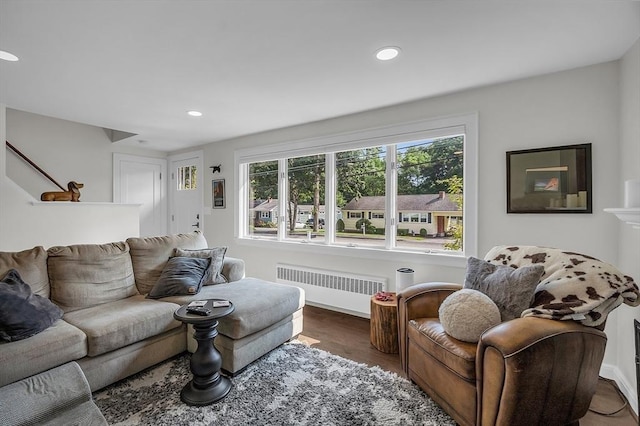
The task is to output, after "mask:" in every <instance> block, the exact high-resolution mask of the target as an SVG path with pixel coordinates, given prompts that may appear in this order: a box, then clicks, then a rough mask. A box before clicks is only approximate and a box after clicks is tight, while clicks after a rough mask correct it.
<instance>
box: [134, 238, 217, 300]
mask: <svg viewBox="0 0 640 426" xmlns="http://www.w3.org/2000/svg"><path fill="white" fill-rule="evenodd" d="M127 243H128V244H129V247H130V250H131V262H132V263H133V272H134V274H135V280H136V286H137V287H138V291H139V292H140V293H141V294H147V293H149V291H150V290H151V289H152V288H153V286H154V285H155V283H156V282H157V281H158V279H159V278H160V274H162V270H163V269H164V265H166V264H167V261H168V260H169V258H170V257H171V256H172V255H173V250H174V249H175V248H181V249H192V250H195V249H204V248H207V240H206V239H205V238H204V236H203V235H202V232H200V231H195V232H191V233H188V234H174V235H165V236H162V237H146V238H128V239H127Z"/></svg>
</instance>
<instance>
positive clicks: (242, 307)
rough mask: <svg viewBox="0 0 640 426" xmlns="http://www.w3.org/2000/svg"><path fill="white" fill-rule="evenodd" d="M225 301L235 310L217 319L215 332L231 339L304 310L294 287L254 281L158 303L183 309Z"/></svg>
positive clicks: (210, 287)
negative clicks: (199, 302)
mask: <svg viewBox="0 0 640 426" xmlns="http://www.w3.org/2000/svg"><path fill="white" fill-rule="evenodd" d="M205 299H225V300H230V301H231V302H233V306H234V307H235V310H234V311H233V312H232V313H231V314H229V315H227V316H226V317H223V318H220V319H219V324H218V332H219V333H220V334H223V335H225V336H227V337H230V338H232V339H241V338H243V337H245V336H248V335H250V334H253V333H255V332H257V331H260V330H263V329H265V328H267V327H269V326H270V325H272V324H275V323H277V322H278V321H280V320H282V319H284V318H286V317H287V316H289V315H291V314H293V313H294V312H296V311H297V310H298V309H301V308H302V307H303V306H304V292H303V291H302V290H301V289H300V288H298V287H295V286H290V285H285V284H278V283H273V282H269V281H264V280H260V279H257V278H243V279H241V280H240V281H235V282H232V283H227V284H218V285H212V286H205V287H202V290H200V293H199V294H197V295H195V296H171V297H167V298H165V299H162V300H166V301H170V302H174V303H177V304H179V305H183V304H185V303H189V302H191V301H193V300H205Z"/></svg>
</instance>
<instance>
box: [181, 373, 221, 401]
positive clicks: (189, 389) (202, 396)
mask: <svg viewBox="0 0 640 426" xmlns="http://www.w3.org/2000/svg"><path fill="white" fill-rule="evenodd" d="M230 390H231V380H229V379H228V378H227V377H224V376H220V380H219V382H218V383H217V384H214V385H213V386H211V387H208V388H205V389H198V388H197V387H195V386H194V384H193V380H191V381H189V383H187V384H186V385H185V387H184V388H182V391H181V392H180V399H181V400H182V402H184V403H185V404H189V405H209V404H213V403H214V402H216V401H220V400H221V399H222V398H224V397H225V396H227V394H228V393H229V391H230Z"/></svg>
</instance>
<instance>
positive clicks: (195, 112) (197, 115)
mask: <svg viewBox="0 0 640 426" xmlns="http://www.w3.org/2000/svg"><path fill="white" fill-rule="evenodd" d="M187 114H189V115H190V116H192V117H200V116H202V113H201V112H200V111H187Z"/></svg>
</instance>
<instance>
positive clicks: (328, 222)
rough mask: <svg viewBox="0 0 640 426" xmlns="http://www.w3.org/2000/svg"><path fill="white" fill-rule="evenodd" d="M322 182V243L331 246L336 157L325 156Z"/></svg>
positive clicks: (334, 234)
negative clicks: (323, 204) (323, 203)
mask: <svg viewBox="0 0 640 426" xmlns="http://www.w3.org/2000/svg"><path fill="white" fill-rule="evenodd" d="M324 167H325V174H324V176H325V178H324V180H325V182H324V185H325V186H324V194H325V195H324V202H325V206H324V243H325V244H333V243H334V242H335V238H336V210H337V209H336V155H335V154H334V153H333V152H331V153H327V154H325V166H324Z"/></svg>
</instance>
